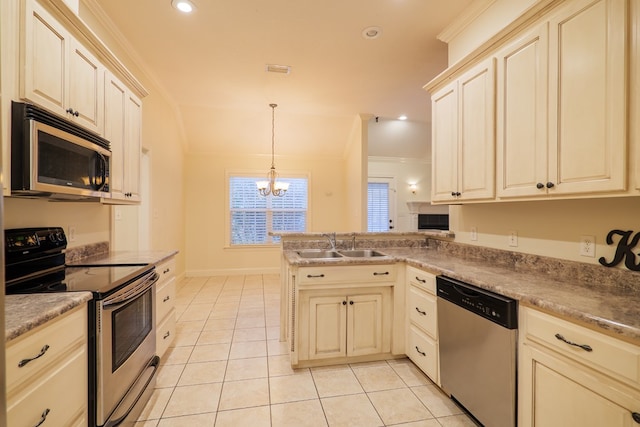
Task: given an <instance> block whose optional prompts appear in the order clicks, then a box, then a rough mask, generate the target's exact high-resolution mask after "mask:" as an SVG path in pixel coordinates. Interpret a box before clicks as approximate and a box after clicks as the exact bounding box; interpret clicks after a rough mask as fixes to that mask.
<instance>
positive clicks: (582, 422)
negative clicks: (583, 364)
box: [518, 344, 640, 427]
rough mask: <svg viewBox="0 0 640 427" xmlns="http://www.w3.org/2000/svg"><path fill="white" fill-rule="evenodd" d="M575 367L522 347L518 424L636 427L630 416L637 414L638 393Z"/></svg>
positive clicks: (572, 364) (540, 352)
mask: <svg viewBox="0 0 640 427" xmlns="http://www.w3.org/2000/svg"><path fill="white" fill-rule="evenodd" d="M579 366H580V365H578V364H575V363H572V362H569V361H567V360H565V359H563V358H560V357H554V356H553V355H552V354H550V353H547V352H546V351H543V350H541V349H537V348H533V347H531V346H529V345H526V344H525V345H522V346H521V366H520V377H519V387H520V391H519V394H518V396H519V398H518V400H519V402H520V409H519V423H518V425H519V426H522V427H528V426H537V427H546V426H581V427H600V426H611V427H613V426H624V427H631V426H633V425H637V424H636V423H635V422H634V421H633V418H632V414H633V411H634V410H635V411H636V412H637V411H639V409H638V402H639V399H640V397H639V393H638V392H637V391H635V392H630V391H629V390H626V389H625V388H624V387H623V386H622V385H619V384H618V385H617V384H616V383H615V382H612V381H607V380H606V379H605V378H600V376H594V374H593V373H591V372H586V371H583V370H581V368H580V367H579ZM617 386H620V387H621V388H620V389H618V388H617ZM634 403H635V406H636V407H635V408H634Z"/></svg>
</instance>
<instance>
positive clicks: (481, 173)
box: [431, 58, 495, 203]
mask: <svg viewBox="0 0 640 427" xmlns="http://www.w3.org/2000/svg"><path fill="white" fill-rule="evenodd" d="M494 75H495V72H494V61H493V58H489V59H487V60H485V61H482V62H481V63H479V64H477V65H476V66H474V67H472V68H471V69H469V70H468V71H466V72H465V73H463V74H462V75H460V76H459V77H458V78H456V79H455V80H454V81H452V82H451V83H449V84H447V85H446V86H444V87H443V88H441V89H440V90H438V91H437V92H435V93H434V94H433V96H432V97H431V103H432V112H433V125H432V126H433V134H432V151H433V153H432V154H433V165H434V166H433V172H432V179H433V180H432V184H431V188H432V194H431V201H432V202H436V203H437V202H444V203H452V202H458V201H465V200H487V199H493V198H494V195H495V180H494V177H495V164H494V151H495V138H494V120H495V118H494V100H495V94H494V87H495V77H494Z"/></svg>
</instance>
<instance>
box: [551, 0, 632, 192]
mask: <svg viewBox="0 0 640 427" xmlns="http://www.w3.org/2000/svg"><path fill="white" fill-rule="evenodd" d="M567 3H568V5H567V6H566V7H563V8H562V9H560V10H558V11H557V12H556V13H555V14H554V15H553V16H552V17H551V19H550V27H549V40H550V45H549V49H550V58H549V60H550V82H549V83H550V93H549V117H550V123H549V125H550V129H549V130H550V132H549V144H550V146H549V181H550V182H552V183H554V184H555V187H554V188H553V189H552V190H550V191H549V192H550V194H553V193H558V194H566V193H585V192H587V193H588V192H601V191H616V190H624V189H625V188H626V175H627V174H626V166H627V162H626V158H627V146H626V128H627V126H626V116H627V115H626V91H627V78H626V72H625V68H626V51H627V37H626V33H627V2H626V1H625V0H580V1H573V2H567Z"/></svg>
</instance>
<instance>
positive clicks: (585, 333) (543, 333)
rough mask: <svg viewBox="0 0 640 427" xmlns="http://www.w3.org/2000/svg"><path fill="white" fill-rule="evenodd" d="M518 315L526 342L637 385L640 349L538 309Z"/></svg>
mask: <svg viewBox="0 0 640 427" xmlns="http://www.w3.org/2000/svg"><path fill="white" fill-rule="evenodd" d="M521 313H522V316H523V317H524V318H523V324H524V325H525V328H526V337H527V338H528V339H530V340H533V341H538V342H541V343H542V344H544V345H546V346H548V347H551V348H552V349H554V350H556V351H558V352H560V353H562V354H564V355H566V356H568V357H571V358H572V359H574V360H577V361H579V362H583V363H585V364H587V365H589V366H591V367H594V368H597V369H604V370H606V371H608V372H610V373H615V374H618V375H620V376H622V377H624V378H627V379H629V380H631V381H633V382H634V383H636V384H640V347H638V346H634V345H631V344H629V343H626V342H623V341H620V340H617V339H615V338H612V337H609V336H607V335H604V334H601V333H598V332H596V331H592V330H591V329H587V328H585V327H582V326H579V325H576V324H573V323H571V322H567V321H565V320H562V319H558V318H557V317H553V316H550V315H547V314H545V313H541V312H539V311H537V310H532V309H528V308H522V309H521ZM567 341H568V342H569V343H567ZM570 343H574V344H577V345H572V344H570ZM578 345H581V346H589V348H591V349H592V350H591V351H587V350H586V349H585V348H582V347H579V346H578Z"/></svg>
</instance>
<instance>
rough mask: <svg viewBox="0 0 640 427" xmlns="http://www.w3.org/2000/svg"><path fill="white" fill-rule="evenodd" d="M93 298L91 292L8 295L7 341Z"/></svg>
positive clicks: (5, 313) (6, 309) (6, 300)
mask: <svg viewBox="0 0 640 427" xmlns="http://www.w3.org/2000/svg"><path fill="white" fill-rule="evenodd" d="M91 298H92V295H91V292H60V293H46V294H25V295H6V296H5V300H4V301H5V304H4V315H5V341H6V342H8V341H11V340H14V339H16V338H18V337H19V336H20V335H22V334H24V333H27V332H29V331H30V330H32V329H34V328H37V327H38V326H40V325H42V324H44V323H46V322H48V321H49V320H51V319H54V318H56V317H57V316H60V315H61V314H64V313H66V312H67V311H69V310H72V309H74V308H75V307H77V306H79V305H81V304H84V303H86V302H87V301H89V300H90V299H91Z"/></svg>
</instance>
